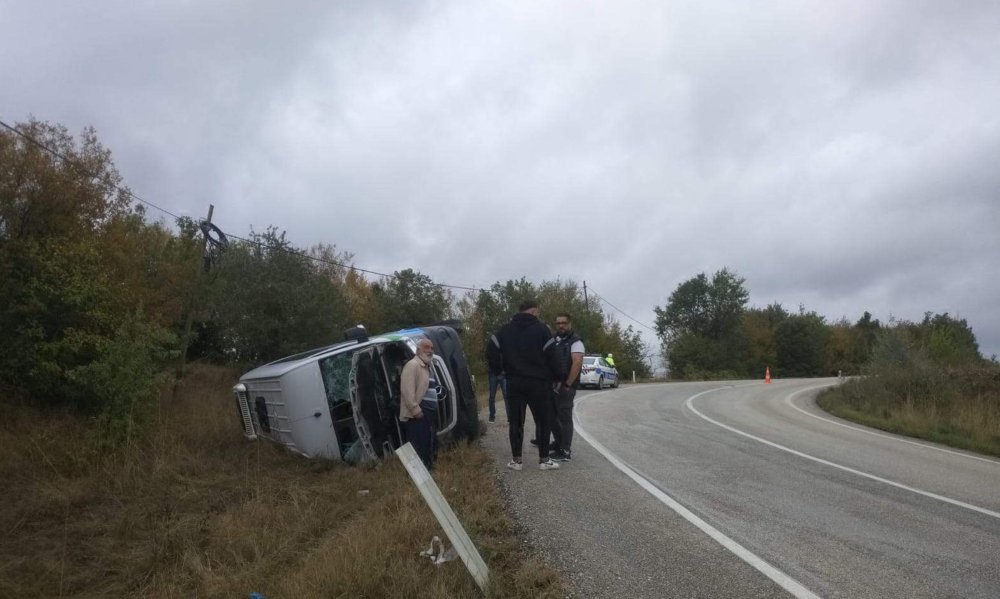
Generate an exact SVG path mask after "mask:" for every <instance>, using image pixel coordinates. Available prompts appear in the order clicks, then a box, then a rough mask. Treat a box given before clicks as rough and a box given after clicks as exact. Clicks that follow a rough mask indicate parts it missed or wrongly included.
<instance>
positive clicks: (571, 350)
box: [543, 312, 584, 462]
mask: <svg viewBox="0 0 1000 599" xmlns="http://www.w3.org/2000/svg"><path fill="white" fill-rule="evenodd" d="M555 339H556V355H558V356H559V367H560V372H561V373H562V374H563V377H562V380H561V381H560V382H559V385H558V386H557V387H556V389H555V394H556V406H555V407H556V410H555V412H556V414H555V419H554V421H553V423H552V436H553V437H555V449H554V452H553V454H552V459H553V460H556V461H559V462H565V461H568V460H570V459H572V455H571V453H572V449H571V447H572V445H573V400H574V399H575V398H576V389H575V388H574V387H573V385H574V384H575V383H576V381H577V379H578V378H579V377H580V369H581V368H582V367H583V354H584V348H583V340H582V339H580V337H579V336H578V335H577V334H576V333H574V332H573V321H572V320H571V319H570V316H569V314H567V313H565V312H560V313H559V314H556V337H555ZM543 438H544V437H543Z"/></svg>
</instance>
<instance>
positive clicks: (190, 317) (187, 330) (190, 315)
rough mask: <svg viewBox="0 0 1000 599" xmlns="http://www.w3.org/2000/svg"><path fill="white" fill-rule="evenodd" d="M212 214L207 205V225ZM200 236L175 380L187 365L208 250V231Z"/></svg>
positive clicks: (204, 230) (210, 205) (180, 377)
mask: <svg viewBox="0 0 1000 599" xmlns="http://www.w3.org/2000/svg"><path fill="white" fill-rule="evenodd" d="M213 212H215V205H214V204H209V205H208V219H206V221H205V222H206V223H208V224H209V225H211V224H212V213H213ZM201 235H202V240H201V256H199V257H198V271H197V274H196V275H195V281H194V287H193V288H192V289H191V293H190V295H189V298H190V299H189V300H188V306H187V320H186V321H185V322H184V339H183V341H182V342H181V365H180V368H179V369H178V370H177V379H178V380H180V379H182V378H184V366H185V364H186V363H187V352H188V345H189V344H190V342H191V325H192V324H193V322H194V304H195V300H196V299H197V297H198V290H199V289H200V288H201V277H202V274H201V272H202V270H204V269H203V268H202V261H203V260H204V258H205V252H206V251H207V250H208V230H207V229H205V228H202V232H201Z"/></svg>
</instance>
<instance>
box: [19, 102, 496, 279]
mask: <svg viewBox="0 0 1000 599" xmlns="http://www.w3.org/2000/svg"><path fill="white" fill-rule="evenodd" d="M0 126H3V127H4V128H5V129H7V130H9V131H11V132H12V133H15V134H16V135H18V136H20V137H21V138H23V139H25V140H26V141H28V142H29V143H31V144H32V145H34V146H36V147H38V148H41V149H42V150H45V151H46V152H48V153H49V154H52V155H53V156H55V157H56V158H58V159H60V160H62V161H63V163H65V164H66V165H68V166H71V167H73V168H80V165H79V164H78V163H76V162H74V161H73V160H71V159H70V158H69V157H67V156H66V155H64V154H63V153H62V152H59V151H58V150H56V149H55V148H52V147H50V146H48V145H46V144H44V143H42V142H40V141H38V140H37V139H35V138H34V137H32V136H30V135H28V134H27V133H24V132H23V131H20V130H18V129H17V128H16V127H12V126H10V125H8V124H7V123H5V122H4V121H3V120H0ZM88 176H90V177H91V178H93V175H89V174H88ZM114 188H115V189H116V190H117V191H118V192H119V193H122V194H125V195H126V196H128V197H129V198H131V199H133V200H136V201H138V202H141V203H143V204H145V205H147V206H150V207H152V208H155V209H157V210H159V211H160V212H163V213H164V214H168V215H170V216H172V217H174V218H175V219H179V218H181V217H180V216H179V215H177V214H174V213H173V212H171V211H169V210H167V209H165V208H161V207H160V206H157V205H156V204H154V203H152V202H150V201H148V200H145V199H143V198H141V197H139V196H138V195H136V194H135V193H134V192H132V190H130V189H128V188H127V187H122V186H121V185H117V184H115V185H114ZM219 230H220V231H221V229H219ZM223 233H225V231H223ZM225 235H226V237H230V238H233V239H239V240H240V241H244V242H246V243H255V244H257V245H262V244H261V243H260V242H259V241H258V242H255V241H252V240H249V239H246V238H244V237H240V236H238V235H233V234H231V233H225ZM271 249H272V250H278V251H281V252H285V253H288V254H293V255H296V256H300V257H303V258H307V259H309V260H313V261H315V262H322V263H324V264H330V265H333V266H340V267H342V268H348V269H350V270H354V271H358V272H363V273H366V274H370V275H376V276H380V277H387V278H390V279H398V278H399V276H398V275H395V274H389V273H384V272H378V271H374V270H369V269H366V268H361V267H359V266H354V265H351V264H344V263H342V262H337V261H335V260H327V259H325V258H320V257H318V256H311V255H309V254H307V253H305V252H300V251H297V250H293V249H290V248H283V247H275V248H271ZM431 284H432V285H435V286H437V287H447V288H449V289H462V290H465V291H480V288H478V287H468V286H464V285H448V284H446V283H434V282H433V281H431Z"/></svg>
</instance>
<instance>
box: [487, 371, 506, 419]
mask: <svg viewBox="0 0 1000 599" xmlns="http://www.w3.org/2000/svg"><path fill="white" fill-rule="evenodd" d="M489 381H490V399H489V405H490V420H493V419H494V418H496V417H497V403H496V396H497V387H499V388H500V391H502V392H503V407H504V412H505V413H506V414H507V421H508V422H509V421H510V402H509V401H508V400H507V379H506V378H505V377H498V376H497V375H495V374H493V373H492V372H491V373H489Z"/></svg>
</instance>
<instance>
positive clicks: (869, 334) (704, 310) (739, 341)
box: [654, 268, 995, 379]
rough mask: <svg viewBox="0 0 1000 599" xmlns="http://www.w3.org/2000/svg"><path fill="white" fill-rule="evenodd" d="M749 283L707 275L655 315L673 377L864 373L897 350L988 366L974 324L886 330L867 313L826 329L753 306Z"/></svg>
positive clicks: (931, 323)
mask: <svg viewBox="0 0 1000 599" xmlns="http://www.w3.org/2000/svg"><path fill="white" fill-rule="evenodd" d="M745 283H746V280H745V279H744V278H743V277H740V276H739V275H738V274H736V273H735V272H733V271H731V270H729V269H728V268H723V269H722V270H719V271H717V272H716V273H715V274H713V275H712V276H711V277H708V276H707V275H706V274H705V273H701V274H698V275H697V276H695V277H692V278H691V279H688V280H687V281H684V282H683V283H681V284H680V285H678V286H677V288H676V289H675V290H674V291H673V293H671V294H670V296H669V298H668V300H667V303H666V304H665V305H664V306H663V307H656V308H655V309H654V310H655V313H656V331H657V335H658V336H659V338H660V341H661V354H662V357H663V359H664V361H665V362H666V363H667V364H668V365H669V369H670V376H671V378H677V379H705V378H715V379H721V378H734V379H736V378H763V376H764V373H765V369H766V368H770V370H771V374H772V375H775V376H785V377H809V376H832V375H837V374H844V375H856V374H863V373H866V372H867V370H868V368H869V366H870V365H871V364H872V357H873V355H874V354H875V352H876V350H877V349H879V348H880V347H881V349H882V351H883V353H884V352H885V351H890V350H887V349H886V348H887V347H895V348H896V350H895V351H896V352H897V353H898V354H899V356H900V357H899V359H900V360H902V359H904V358H906V359H911V358H912V357H913V356H919V357H920V358H921V359H926V360H927V361H929V362H930V363H933V364H935V365H937V366H938V367H944V368H956V367H966V366H971V367H977V366H984V365H986V363H987V361H986V360H984V359H983V358H982V356H980V353H979V345H978V343H977V341H976V337H975V334H974V333H973V332H972V328H971V327H970V326H969V324H968V323H967V322H966V321H965V319H959V318H955V317H953V316H950V315H949V314H947V313H945V314H934V313H931V312H927V313H926V314H925V315H924V318H923V320H922V321H920V322H910V321H905V320H895V319H893V320H892V321H890V322H888V323H882V322H879V320H878V319H874V318H872V315H871V314H870V313H869V312H867V311H866V312H864V313H863V314H862V316H861V317H860V318H859V319H858V320H857V321H855V322H850V321H848V320H847V319H846V318H841V319H840V320H837V321H835V322H832V323H828V322H827V321H826V318H825V317H824V316H821V315H820V314H817V313H816V312H814V311H807V310H806V309H805V308H804V307H802V306H800V307H799V310H798V312H789V311H788V310H786V309H785V308H784V307H782V306H781V305H780V304H777V303H775V304H771V305H769V306H766V307H764V308H758V307H748V306H747V302H748V299H749V297H750V293H749V291H748V290H747V288H746V285H745ZM993 360H994V362H995V356H994V358H993Z"/></svg>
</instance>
